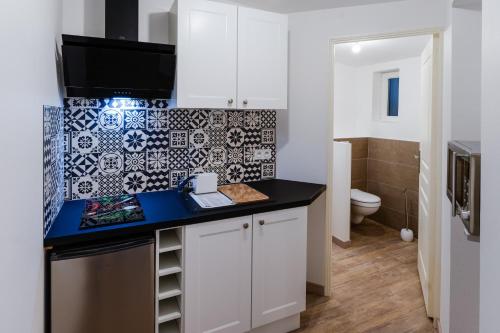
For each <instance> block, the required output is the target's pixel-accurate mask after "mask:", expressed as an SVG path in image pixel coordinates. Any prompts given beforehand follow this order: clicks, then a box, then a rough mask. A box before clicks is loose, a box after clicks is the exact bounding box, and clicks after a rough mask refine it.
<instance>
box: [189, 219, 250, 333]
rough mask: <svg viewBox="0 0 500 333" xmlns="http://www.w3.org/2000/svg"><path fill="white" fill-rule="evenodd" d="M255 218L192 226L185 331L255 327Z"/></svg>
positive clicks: (229, 332)
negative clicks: (252, 314) (253, 235)
mask: <svg viewBox="0 0 500 333" xmlns="http://www.w3.org/2000/svg"><path fill="white" fill-rule="evenodd" d="M251 255H252V218H251V217H250V216H248V217H242V218H235V219H228V220H222V221H217V222H210V223H203V224H198V225H192V226H188V227H186V245H185V271H186V272H185V308H184V311H185V318H184V323H185V331H186V332H189V333H199V332H224V333H239V332H246V331H249V330H250V318H251V317H250V316H251V288H252V286H251V266H252V258H251Z"/></svg>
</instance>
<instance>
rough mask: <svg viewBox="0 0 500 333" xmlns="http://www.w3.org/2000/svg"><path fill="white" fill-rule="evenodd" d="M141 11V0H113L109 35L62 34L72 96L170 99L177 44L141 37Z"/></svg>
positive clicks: (108, 5) (108, 9) (66, 78)
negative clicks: (152, 40)
mask: <svg viewBox="0 0 500 333" xmlns="http://www.w3.org/2000/svg"><path fill="white" fill-rule="evenodd" d="M137 12H138V3H137V0H107V1H106V38H95V37H84V36H72V35H63V36H62V41H63V45H62V54H63V67H64V84H65V86H66V95H67V96H68V97H88V98H99V97H106V98H111V97H133V98H170V95H171V92H172V89H173V87H174V80H175V67H176V56H175V46H173V45H166V44H155V43H143V42H138V41H137V35H138V30H137V29H138V28H137V27H138V24H137V22H138V19H137V18H138V13H137ZM125 18H126V19H125Z"/></svg>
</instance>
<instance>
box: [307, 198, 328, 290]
mask: <svg viewBox="0 0 500 333" xmlns="http://www.w3.org/2000/svg"><path fill="white" fill-rule="evenodd" d="M325 213H326V193H323V194H321V195H320V196H319V197H318V198H317V199H316V200H314V202H313V203H312V204H311V205H309V207H308V208H307V282H310V283H314V284H317V285H320V286H325V284H326V281H325V277H326V276H325V265H324V263H325V239H326V238H325V233H324V230H325V228H324V223H325Z"/></svg>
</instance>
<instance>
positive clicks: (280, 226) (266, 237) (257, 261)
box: [252, 207, 307, 328]
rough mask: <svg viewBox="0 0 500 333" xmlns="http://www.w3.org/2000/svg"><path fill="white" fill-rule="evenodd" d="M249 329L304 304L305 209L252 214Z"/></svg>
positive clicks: (292, 311)
mask: <svg viewBox="0 0 500 333" xmlns="http://www.w3.org/2000/svg"><path fill="white" fill-rule="evenodd" d="M253 221H254V223H253V263H252V266H253V268H252V328H256V327H259V326H262V325H265V324H268V323H271V322H273V321H276V320H279V319H282V318H286V317H289V316H291V315H294V314H297V313H300V312H301V311H304V310H305V307H306V270H307V268H306V252H307V208H306V207H300V208H294V209H287V210H282V211H276V212H270V213H263V214H256V215H254V216H253Z"/></svg>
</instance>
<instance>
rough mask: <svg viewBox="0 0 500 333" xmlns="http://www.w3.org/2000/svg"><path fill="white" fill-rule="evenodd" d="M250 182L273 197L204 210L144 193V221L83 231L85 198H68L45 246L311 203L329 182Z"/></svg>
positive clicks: (176, 197) (181, 198)
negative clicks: (252, 202)
mask: <svg viewBox="0 0 500 333" xmlns="http://www.w3.org/2000/svg"><path fill="white" fill-rule="evenodd" d="M247 184H248V185H249V186H251V187H253V188H255V189H256V190H258V191H260V192H262V193H264V194H266V195H267V196H269V197H270V198H271V199H270V200H268V201H263V202H259V203H254V204H246V205H236V206H231V207H224V208H218V209H205V210H203V209H201V208H198V207H197V206H196V205H195V204H194V203H193V201H192V199H189V198H188V197H187V196H186V195H184V194H180V193H177V191H162V192H150V193H140V194H137V197H138V199H139V201H140V203H141V205H142V208H143V210H144V215H145V217H146V219H145V220H144V221H140V222H131V223H123V224H115V225H109V226H101V227H96V228H89V229H82V230H80V219H81V217H82V214H83V210H84V207H85V200H76V201H67V202H65V203H64V205H63V207H62V209H61V211H60V212H59V214H58V216H57V218H56V220H55V222H54V224H53V225H52V227H51V228H50V231H49V233H48V234H47V236H46V237H45V240H44V246H46V247H49V246H66V245H73V244H77V243H82V242H88V241H93V240H102V239H107V238H113V237H118V236H127V235H134V234H139V233H143V232H151V231H154V230H157V229H166V228H171V227H178V226H183V225H188V224H195V223H201V222H208V221H215V220H221V219H226V218H232V217H239V216H246V215H252V214H256V213H263V212H269V211H273V210H280V209H287V208H294V207H301V206H308V205H309V204H311V203H312V202H313V201H314V200H315V199H316V198H317V197H319V196H320V195H321V194H322V193H323V192H324V191H325V190H326V186H325V185H320V184H311V183H303V182H295V181H289V180H279V179H272V180H263V181H259V182H253V183H247Z"/></svg>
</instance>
